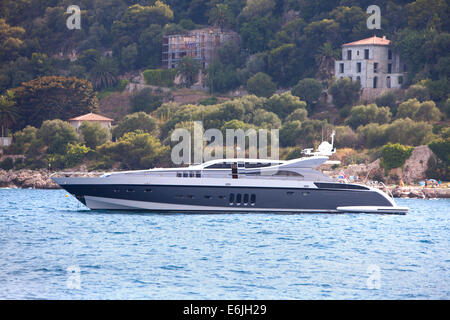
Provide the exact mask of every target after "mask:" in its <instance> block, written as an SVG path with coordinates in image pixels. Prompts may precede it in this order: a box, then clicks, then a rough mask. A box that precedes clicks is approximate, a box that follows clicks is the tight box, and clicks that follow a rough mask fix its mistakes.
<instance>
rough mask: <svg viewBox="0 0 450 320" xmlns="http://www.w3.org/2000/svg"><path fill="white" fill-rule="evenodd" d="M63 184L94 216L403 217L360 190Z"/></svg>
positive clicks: (385, 200)
mask: <svg viewBox="0 0 450 320" xmlns="http://www.w3.org/2000/svg"><path fill="white" fill-rule="evenodd" d="M62 179H65V180H64V181H62V180H56V182H57V183H59V184H60V185H61V186H62V187H63V188H64V189H65V190H67V191H68V192H69V193H71V194H72V195H74V196H75V197H76V198H77V199H78V200H79V201H80V202H82V203H83V204H85V205H86V206H87V207H89V208H90V209H93V210H149V211H156V212H236V213H237V212H272V213H275V212H276V213H301V212H310V213H340V212H345V208H348V210H347V212H372V213H404V211H401V212H400V211H399V210H396V208H397V207H396V206H395V203H394V202H393V201H392V199H390V198H389V197H387V196H386V195H385V194H384V193H382V192H381V191H379V190H376V189H371V188H356V186H357V185H355V189H351V186H349V185H342V184H341V186H339V185H340V184H331V185H330V186H328V187H314V188H312V187H311V188H300V187H289V188H283V187H267V186H259V187H257V186H247V187H246V186H213V185H155V184H136V185H131V184H80V183H75V184H71V183H70V180H66V179H70V178H62ZM319 185H320V184H319ZM333 185H334V186H335V187H334V188H333ZM343 187H345V188H343ZM375 207H382V208H383V210H372V209H373V208H375ZM358 208H359V209H360V210H359V209H358ZM368 208H369V209H370V210H369V209H368ZM391 209H392V210H391Z"/></svg>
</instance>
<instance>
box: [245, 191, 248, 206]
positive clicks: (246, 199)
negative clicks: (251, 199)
mask: <svg viewBox="0 0 450 320" xmlns="http://www.w3.org/2000/svg"><path fill="white" fill-rule="evenodd" d="M246 205H248V194H247V193H246V194H244V206H246Z"/></svg>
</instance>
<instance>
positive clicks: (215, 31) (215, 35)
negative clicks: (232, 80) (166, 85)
mask: <svg viewBox="0 0 450 320" xmlns="http://www.w3.org/2000/svg"><path fill="white" fill-rule="evenodd" d="M238 37H239V36H238V35H237V33H236V32H233V31H222V30H220V29H219V28H205V29H198V30H192V31H189V32H188V33H186V34H175V35H169V36H164V37H163V45H162V50H163V51H162V65H163V67H164V68H167V69H173V68H176V66H177V64H178V62H179V61H180V60H181V59H182V58H183V57H184V56H189V57H192V58H193V59H195V60H197V61H198V62H200V65H201V66H202V68H203V69H205V68H207V67H208V65H209V64H210V63H211V62H212V61H213V60H214V58H215V57H216V56H217V49H218V48H219V47H220V45H221V44H222V43H224V42H227V41H237V40H238V39H239V38H238Z"/></svg>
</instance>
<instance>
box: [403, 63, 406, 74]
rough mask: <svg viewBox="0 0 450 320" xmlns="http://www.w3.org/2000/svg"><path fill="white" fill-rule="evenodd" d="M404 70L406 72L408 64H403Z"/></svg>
mask: <svg viewBox="0 0 450 320" xmlns="http://www.w3.org/2000/svg"><path fill="white" fill-rule="evenodd" d="M403 72H406V64H404V65H403Z"/></svg>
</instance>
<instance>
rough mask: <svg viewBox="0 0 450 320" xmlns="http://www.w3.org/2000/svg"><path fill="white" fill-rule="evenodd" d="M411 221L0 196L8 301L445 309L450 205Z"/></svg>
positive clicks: (0, 282) (62, 196) (20, 193)
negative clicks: (354, 303) (372, 302)
mask: <svg viewBox="0 0 450 320" xmlns="http://www.w3.org/2000/svg"><path fill="white" fill-rule="evenodd" d="M397 203H398V204H399V205H401V206H408V207H409V208H410V209H411V210H410V212H409V213H408V214H407V215H371V214H295V215H294V214H228V215H227V214H213V215H208V214H155V213H145V212H142V213H139V212H138V213H136V212H133V213H127V212H105V211H103V212H101V211H98V212H96V211H91V210H88V209H87V208H86V207H84V206H83V205H81V204H79V203H78V201H76V199H74V198H73V197H72V196H69V197H66V192H65V191H62V190H18V189H2V190H0V299H449V298H450V254H449V252H450V225H449V221H450V220H449V217H450V210H449V209H450V200H444V199H440V200H419V199H399V200H397Z"/></svg>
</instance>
